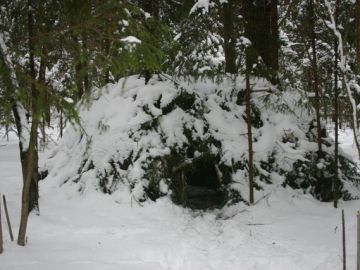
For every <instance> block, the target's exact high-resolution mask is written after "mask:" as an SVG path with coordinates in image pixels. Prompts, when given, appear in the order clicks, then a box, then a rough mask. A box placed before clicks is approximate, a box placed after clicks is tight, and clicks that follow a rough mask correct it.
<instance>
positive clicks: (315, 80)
mask: <svg viewBox="0 0 360 270" xmlns="http://www.w3.org/2000/svg"><path fill="white" fill-rule="evenodd" d="M309 15H310V25H311V26H310V27H311V29H310V43H311V50H312V81H313V83H312V84H313V90H314V93H315V114H316V133H317V144H318V158H321V157H322V143H321V119H320V95H319V77H318V72H317V69H318V64H317V50H316V33H315V22H316V19H317V18H316V17H315V10H314V0H310V2H309Z"/></svg>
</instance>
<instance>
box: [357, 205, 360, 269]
mask: <svg viewBox="0 0 360 270" xmlns="http://www.w3.org/2000/svg"><path fill="white" fill-rule="evenodd" d="M356 270H360V211H358V212H357V266H356Z"/></svg>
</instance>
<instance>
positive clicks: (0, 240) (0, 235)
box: [0, 201, 4, 254]
mask: <svg viewBox="0 0 360 270" xmlns="http://www.w3.org/2000/svg"><path fill="white" fill-rule="evenodd" d="M3 242H4V241H3V233H2V224H1V201H0V254H1V253H3V251H4V247H3Z"/></svg>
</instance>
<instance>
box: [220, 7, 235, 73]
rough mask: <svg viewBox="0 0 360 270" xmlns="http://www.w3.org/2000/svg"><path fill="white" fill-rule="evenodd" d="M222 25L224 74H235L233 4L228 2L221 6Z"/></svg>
mask: <svg viewBox="0 0 360 270" xmlns="http://www.w3.org/2000/svg"><path fill="white" fill-rule="evenodd" d="M222 15H223V23H224V32H223V38H224V52H225V72H227V73H231V74H235V73H236V52H235V37H234V23H233V3H232V1H231V0H229V1H228V2H227V3H224V4H223V12H222Z"/></svg>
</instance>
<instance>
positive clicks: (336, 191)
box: [333, 1, 339, 208]
mask: <svg viewBox="0 0 360 270" xmlns="http://www.w3.org/2000/svg"><path fill="white" fill-rule="evenodd" d="M336 4H337V1H336ZM335 21H336V22H337V6H336V8H335ZM338 46H339V45H338V40H337V38H336V37H335V41H334V50H335V66H334V94H335V97H334V122H335V151H334V153H335V156H334V163H335V177H334V184H333V189H334V190H333V192H334V195H333V197H334V208H337V207H338V195H339V171H338V170H339V89H338V60H339V52H338Z"/></svg>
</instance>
